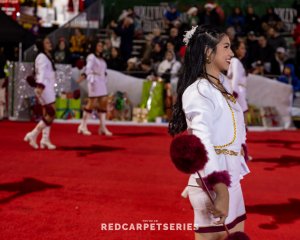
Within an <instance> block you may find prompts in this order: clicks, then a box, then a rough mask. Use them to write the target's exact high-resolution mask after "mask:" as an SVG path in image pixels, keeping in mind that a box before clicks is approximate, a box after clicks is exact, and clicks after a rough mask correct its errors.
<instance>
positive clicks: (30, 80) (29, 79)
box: [26, 75, 36, 88]
mask: <svg viewBox="0 0 300 240" xmlns="http://www.w3.org/2000/svg"><path fill="white" fill-rule="evenodd" d="M26 82H27V83H28V84H29V86H30V87H33V88H35V87H36V81H35V78H34V76H33V75H30V76H27V78H26Z"/></svg>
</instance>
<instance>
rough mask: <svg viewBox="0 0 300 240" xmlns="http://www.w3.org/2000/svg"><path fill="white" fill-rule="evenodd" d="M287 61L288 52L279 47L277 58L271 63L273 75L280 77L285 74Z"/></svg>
mask: <svg viewBox="0 0 300 240" xmlns="http://www.w3.org/2000/svg"><path fill="white" fill-rule="evenodd" d="M285 60H286V51H285V49H284V48H282V47H279V48H277V49H276V53H275V57H274V58H273V60H272V62H271V72H270V73H271V74H272V75H278V76H280V75H281V74H282V73H283V69H284V65H285Z"/></svg>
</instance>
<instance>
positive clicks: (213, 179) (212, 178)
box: [203, 171, 231, 190]
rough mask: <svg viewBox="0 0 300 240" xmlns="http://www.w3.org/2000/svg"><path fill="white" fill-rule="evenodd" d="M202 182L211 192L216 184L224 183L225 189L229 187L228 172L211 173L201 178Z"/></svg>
mask: <svg viewBox="0 0 300 240" xmlns="http://www.w3.org/2000/svg"><path fill="white" fill-rule="evenodd" d="M203 180H204V182H205V183H206V186H207V188H208V189H209V190H213V187H214V186H215V185H216V184H217V183H224V184H225V185H226V186H227V187H230V184H231V179H230V175H229V173H228V171H219V172H213V173H211V174H209V175H208V176H206V177H205V178H203Z"/></svg>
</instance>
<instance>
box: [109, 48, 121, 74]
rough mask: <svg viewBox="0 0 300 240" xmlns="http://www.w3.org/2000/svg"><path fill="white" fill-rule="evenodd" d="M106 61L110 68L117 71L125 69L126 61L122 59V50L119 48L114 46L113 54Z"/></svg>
mask: <svg viewBox="0 0 300 240" xmlns="http://www.w3.org/2000/svg"><path fill="white" fill-rule="evenodd" d="M106 62H107V68H109V69H112V70H116V71H123V70H124V69H125V66H124V61H123V60H122V59H121V56H120V50H119V49H118V48H115V47H113V48H112V49H111V56H110V58H109V59H107V60H106Z"/></svg>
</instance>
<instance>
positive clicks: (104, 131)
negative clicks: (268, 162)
mask: <svg viewBox="0 0 300 240" xmlns="http://www.w3.org/2000/svg"><path fill="white" fill-rule="evenodd" d="M99 119H100V128H99V134H100V135H101V134H104V135H105V136H112V135H113V134H112V133H111V132H110V131H109V130H108V129H107V128H106V124H105V122H106V113H105V112H100V113H99Z"/></svg>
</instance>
